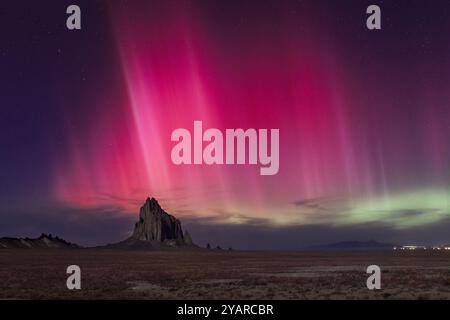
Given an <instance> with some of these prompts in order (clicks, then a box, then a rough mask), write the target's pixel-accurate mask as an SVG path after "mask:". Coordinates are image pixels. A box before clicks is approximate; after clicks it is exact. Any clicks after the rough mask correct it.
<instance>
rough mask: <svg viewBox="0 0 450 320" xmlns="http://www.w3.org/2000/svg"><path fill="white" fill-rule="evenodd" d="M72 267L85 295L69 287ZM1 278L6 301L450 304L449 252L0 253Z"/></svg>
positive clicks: (0, 288)
mask: <svg viewBox="0 0 450 320" xmlns="http://www.w3.org/2000/svg"><path fill="white" fill-rule="evenodd" d="M72 264H76V265H79V266H80V267H81V273H82V274H81V285H82V290H78V291H77V290H75V291H69V290H68V289H67V288H66V277H67V275H66V268H67V266H69V265H72ZM371 264H377V265H379V266H380V267H381V270H382V290H379V291H376V292H374V291H369V290H367V288H366V279H367V277H368V275H367V274H366V268H367V266H368V265H371ZM0 279H1V280H0V299H80V298H81V299H119V298H125V299H450V252H444V251H439V252H434V251H433V252H432V251H415V252H397V251H386V252H298V253H279V252H278V253H275V252H228V251H224V252H213V251H201V252H142V251H141V252H139V251H135V252H130V251H128V252H127V251H124V252H119V251H106V250H92V249H84V250H83V249H73V250H27V249H22V250H15V251H10V250H2V251H0Z"/></svg>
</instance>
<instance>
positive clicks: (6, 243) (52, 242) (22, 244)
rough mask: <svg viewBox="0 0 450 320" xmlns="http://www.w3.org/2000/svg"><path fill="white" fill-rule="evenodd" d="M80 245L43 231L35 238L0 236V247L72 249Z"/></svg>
mask: <svg viewBox="0 0 450 320" xmlns="http://www.w3.org/2000/svg"><path fill="white" fill-rule="evenodd" d="M73 248H80V246H78V245H76V244H74V243H70V242H67V241H65V240H64V239H61V238H58V237H53V236H52V235H51V234H49V235H47V234H45V233H43V234H41V236H40V237H39V238H37V239H30V238H0V249H73Z"/></svg>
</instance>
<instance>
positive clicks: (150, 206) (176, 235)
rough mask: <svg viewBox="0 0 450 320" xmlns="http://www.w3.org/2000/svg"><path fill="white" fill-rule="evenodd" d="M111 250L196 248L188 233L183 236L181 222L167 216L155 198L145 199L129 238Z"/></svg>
mask: <svg viewBox="0 0 450 320" xmlns="http://www.w3.org/2000/svg"><path fill="white" fill-rule="evenodd" d="M107 247H113V248H124V249H127V248H132V249H152V248H154V249H164V248H167V247H196V245H195V244H194V243H193V241H192V238H191V236H190V235H189V233H188V232H186V233H184V234H183V229H182V228H181V222H180V221H179V220H178V219H177V218H175V217H174V216H172V215H170V214H168V213H167V212H166V211H164V210H163V209H162V208H161V206H160V205H159V203H158V201H156V199H155V198H147V200H146V201H145V203H144V205H143V206H142V207H141V209H140V211H139V221H138V222H136V224H135V226H134V231H133V234H132V235H131V237H130V238H128V239H126V240H125V241H122V242H119V243H117V244H112V245H108V246H107Z"/></svg>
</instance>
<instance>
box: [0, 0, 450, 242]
mask: <svg viewBox="0 0 450 320" xmlns="http://www.w3.org/2000/svg"><path fill="white" fill-rule="evenodd" d="M18 2H20V1H18ZM375 2H377V1H375ZM380 2H381V1H380ZM368 4H371V3H368V2H367V3H366V2H365V1H342V2H339V3H338V2H337V1H258V2H257V1H239V2H237V1H236V2H235V1H201V0H198V1H194V0H192V1H137V0H136V1H104V2H103V1H94V2H84V1H79V5H80V7H81V8H82V12H83V10H84V11H85V13H83V14H84V15H85V16H86V17H85V18H84V19H83V28H82V30H80V31H73V32H69V31H67V30H64V29H63V27H64V19H63V18H64V12H65V11H64V9H63V10H62V11H61V12H63V16H62V17H58V16H57V15H58V14H59V11H60V10H59V9H60V8H64V4H62V5H59V6H54V7H53V8H51V9H48V11H45V10H44V9H40V10H38V9H36V8H35V10H36V11H34V10H32V9H29V11H27V10H24V6H25V4H17V5H15V6H17V8H15V10H13V14H11V16H12V17H15V18H16V19H17V17H18V15H21V14H22V15H25V16H24V18H23V22H22V23H13V22H11V24H12V27H11V30H13V32H12V34H11V35H7V36H5V37H6V38H5V41H3V43H4V44H5V45H4V47H3V48H2V49H1V55H0V59H1V61H2V64H3V65H4V67H5V68H4V69H2V70H3V71H2V72H1V73H2V76H3V77H2V78H4V79H3V80H2V85H3V88H4V89H7V90H5V91H4V92H3V93H2V100H3V102H2V104H1V105H2V106H1V112H2V114H4V117H2V119H1V120H0V123H1V124H2V127H3V129H2V130H4V131H3V134H2V135H3V137H2V139H1V141H2V144H3V150H2V154H3V153H5V156H4V157H2V158H3V160H2V163H3V168H4V169H5V170H6V171H7V172H6V171H5V172H4V173H3V179H2V189H1V191H0V193H1V202H2V207H1V208H2V209H1V211H0V215H1V216H2V217H3V218H2V219H4V217H6V216H7V215H9V217H8V219H6V220H5V221H9V222H8V223H10V225H11V226H12V225H13V226H17V225H19V226H20V224H17V223H16V222H14V223H13V222H11V221H13V220H14V218H13V217H12V216H11V215H16V216H20V214H19V213H14V212H23V211H26V209H27V208H29V206H30V203H32V202H38V203H39V204H40V205H42V206H43V207H45V208H46V209H45V210H54V213H52V216H58V212H67V211H70V210H74V212H77V214H76V215H73V216H71V217H72V218H71V221H72V222H73V221H75V223H76V221H77V220H78V219H81V220H83V221H87V220H89V215H90V212H103V213H102V214H108V212H109V211H108V210H109V209H111V208H114V212H115V213H114V214H115V215H119V216H120V215H123V216H127V217H130V216H131V217H135V215H136V213H137V212H138V208H139V205H140V204H141V202H142V201H143V200H144V199H145V198H146V197H147V196H148V195H151V196H154V197H156V198H158V199H160V202H161V203H162V205H163V207H165V208H166V209H167V211H169V212H171V213H173V214H175V215H176V216H177V217H180V218H181V219H182V220H183V219H188V220H189V219H194V220H195V219H199V221H207V222H208V223H210V224H214V225H215V228H218V227H217V226H220V225H224V226H227V227H229V226H230V225H239V228H245V227H246V226H247V228H248V229H251V228H252V225H253V224H254V223H255V221H259V222H261V223H263V224H264V226H265V227H267V228H271V227H272V228H274V229H276V228H283V227H286V226H289V227H292V226H311V225H319V226H327V227H333V228H334V227H335V228H339V227H344V228H351V227H352V226H361V225H364V224H380V225H382V226H384V227H388V228H391V229H392V230H398V232H402V231H404V230H406V231H407V230H412V228H417V227H421V228H422V227H426V226H430V234H432V228H433V225H434V224H436V223H444V222H445V221H447V220H448V219H450V193H449V179H450V144H449V143H448V137H449V135H450V91H449V83H450V44H449V41H448V39H449V37H448V36H449V34H450V20H448V19H446V17H447V16H448V14H449V13H450V12H449V11H450V4H449V3H448V2H445V1H436V2H433V6H430V5H426V4H425V1H386V2H385V1H383V2H382V4H381V7H382V12H383V28H382V30H379V31H369V30H367V29H366V28H365V19H366V15H365V8H366V7H367V5H368ZM44 11H45V12H44ZM26 17H29V18H30V20H27V19H26ZM5 19H6V18H5ZM5 19H4V20H3V21H6V20H5ZM8 19H10V20H11V21H12V19H13V18H8ZM60 20H61V21H60ZM30 21H31V22H30ZM46 21H47V22H46ZM48 32H51V33H50V34H49V33H48ZM76 32H78V34H76ZM5 76H6V77H5ZM8 78H9V80H8ZM196 120H201V121H202V122H203V126H204V127H205V128H218V129H220V130H223V131H224V130H225V129H226V128H243V129H247V128H256V129H270V128H279V130H280V157H279V158H280V164H279V172H278V173H277V174H276V175H273V176H261V175H260V174H259V169H256V168H255V167H254V166H250V165H239V166H237V165H236V166H234V165H232V166H228V165H227V166H220V165H219V166H209V165H206V164H202V165H184V166H176V165H174V164H173V163H172V161H171V159H170V155H171V149H172V147H173V143H172V142H171V139H170V136H171V133H172V131H173V130H174V129H176V128H191V127H192V124H193V122H194V121H196ZM19 128H20V130H19ZM26 150H28V152H27V151H26ZM31 154H32V156H31ZM25 159H27V160H28V161H25ZM33 159H35V160H33ZM30 166H32V167H33V170H31V169H30ZM30 199H33V200H32V201H31V200H30ZM36 199H38V200H36ZM24 204H25V206H24ZM48 208H53V209H48ZM62 208H63V210H61V209H62ZM105 208H109V209H108V210H105ZM58 210H59V211H58ZM97 214H98V213H96V216H97ZM36 215H38V213H36ZM80 216H83V217H80ZM34 219H38V216H37V217H35V218H34ZM55 219H59V218H55ZM96 219H97V218H96ZM202 219H203V220H202ZM44 225H45V224H44ZM3 228H4V229H2V231H4V230H8V225H7V224H5V223H3ZM11 228H12V227H11ZM17 228H18V229H17V230H29V229H26V228H23V227H17ZM14 230H16V229H14ZM99 230H101V227H99ZM194 236H195V232H194ZM409 237H410V239H411V240H410V241H414V240H415V239H414V233H411V234H410V235H409ZM421 239H424V237H421ZM341 240H342V239H341ZM381 240H383V239H381ZM243 241H244V240H243ZM442 241H450V235H449V236H448V238H446V239H444V238H442Z"/></svg>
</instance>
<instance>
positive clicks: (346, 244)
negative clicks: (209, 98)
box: [308, 240, 395, 250]
mask: <svg viewBox="0 0 450 320" xmlns="http://www.w3.org/2000/svg"><path fill="white" fill-rule="evenodd" d="M393 247H395V245H394V244H392V243H383V242H378V241H375V240H369V241H342V242H335V243H331V244H326V245H319V246H313V247H309V248H308V249H317V250H389V249H392V248H393Z"/></svg>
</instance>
